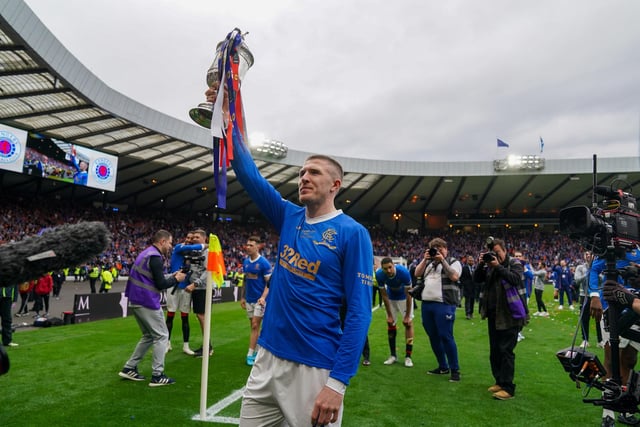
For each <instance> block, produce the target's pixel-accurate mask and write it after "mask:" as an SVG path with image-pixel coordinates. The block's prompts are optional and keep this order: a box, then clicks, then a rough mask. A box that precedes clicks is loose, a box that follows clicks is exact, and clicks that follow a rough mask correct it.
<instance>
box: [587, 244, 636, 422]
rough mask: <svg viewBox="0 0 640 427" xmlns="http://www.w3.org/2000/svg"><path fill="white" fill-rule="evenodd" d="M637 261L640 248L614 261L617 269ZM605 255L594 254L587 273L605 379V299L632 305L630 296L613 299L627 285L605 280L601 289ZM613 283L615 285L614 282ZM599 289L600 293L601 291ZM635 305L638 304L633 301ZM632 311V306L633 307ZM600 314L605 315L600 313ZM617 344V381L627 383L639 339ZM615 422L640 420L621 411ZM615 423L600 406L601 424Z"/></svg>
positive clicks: (607, 347) (608, 359) (607, 345)
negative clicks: (598, 332) (618, 372)
mask: <svg viewBox="0 0 640 427" xmlns="http://www.w3.org/2000/svg"><path fill="white" fill-rule="evenodd" d="M638 263H640V251H638V249H632V250H627V251H626V252H625V258H624V259H618V260H617V261H616V269H617V270H618V272H620V271H624V269H625V268H627V267H628V266H633V265H637V264H638ZM606 264H607V263H606V259H605V257H601V256H597V257H596V258H595V259H594V260H593V263H592V264H591V272H590V274H589V296H590V299H591V301H590V303H591V308H590V310H591V317H593V318H594V319H595V320H596V322H600V327H601V329H602V340H603V341H604V367H605V369H606V371H607V374H608V378H611V376H612V368H611V345H610V343H609V338H610V333H609V326H608V319H607V316H606V313H607V301H614V300H615V301H617V302H624V304H622V305H624V306H628V307H631V308H633V305H634V304H633V299H628V300H627V299H626V297H625V298H622V297H621V298H616V299H614V297H617V296H618V295H620V296H622V295H629V294H631V292H630V291H628V288H625V287H624V286H622V285H621V284H620V285H619V284H618V283H615V282H613V281H611V282H605V283H604V289H603V288H601V286H600V284H601V281H602V280H601V274H603V273H604V272H605V270H606V268H607V265H606ZM623 281H624V279H623V278H622V277H621V276H620V274H618V282H623ZM614 283H615V285H614ZM601 291H602V295H601V294H600V292H601ZM631 295H633V294H631ZM636 304H637V303H636ZM634 311H635V309H634ZM603 314H605V315H604V316H603ZM619 338H620V343H619V346H618V347H619V351H620V352H619V367H620V380H621V382H622V384H627V383H628V382H629V376H630V375H631V371H632V370H633V368H634V367H635V365H636V361H637V358H638V350H640V342H637V341H633V340H630V339H629V338H624V337H623V336H620V337H619ZM618 421H619V422H621V423H622V424H627V425H637V424H639V423H640V420H638V419H637V418H636V417H635V416H634V415H633V414H632V413H620V414H619V415H618ZM612 425H615V413H614V412H613V411H612V410H610V409H604V408H603V409H602V426H612Z"/></svg>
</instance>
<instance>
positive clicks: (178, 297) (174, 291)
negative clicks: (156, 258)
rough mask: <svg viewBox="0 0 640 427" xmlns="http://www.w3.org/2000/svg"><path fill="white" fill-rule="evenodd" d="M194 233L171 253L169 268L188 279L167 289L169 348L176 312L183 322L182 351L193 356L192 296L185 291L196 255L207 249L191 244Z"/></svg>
mask: <svg viewBox="0 0 640 427" xmlns="http://www.w3.org/2000/svg"><path fill="white" fill-rule="evenodd" d="M192 239H193V232H191V231H190V232H188V233H187V237H186V238H185V239H184V243H178V244H177V245H176V246H175V247H174V248H173V252H172V253H171V261H170V263H169V268H170V271H171V272H172V273H175V272H176V271H183V272H184V273H185V274H187V279H186V280H183V281H182V282H180V283H178V284H177V285H176V286H174V287H173V288H171V289H167V321H166V323H167V330H168V331H169V347H168V349H167V351H170V350H171V349H172V348H171V331H172V329H173V319H174V317H175V315H176V312H177V311H179V312H180V319H181V320H182V351H183V353H185V354H187V355H189V356H193V355H194V354H195V353H194V352H193V350H191V348H189V337H190V335H191V327H190V326H189V312H190V311H191V294H190V293H189V292H187V291H186V290H185V288H186V287H187V285H188V284H189V282H188V280H189V278H190V276H191V264H192V258H194V255H195V257H196V258H198V257H201V256H202V251H203V250H204V249H206V248H205V245H204V244H196V245H194V244H191V240H192Z"/></svg>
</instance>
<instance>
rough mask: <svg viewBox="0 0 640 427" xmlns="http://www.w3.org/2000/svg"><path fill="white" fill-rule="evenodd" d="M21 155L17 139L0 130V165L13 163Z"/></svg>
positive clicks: (9, 133)
mask: <svg viewBox="0 0 640 427" xmlns="http://www.w3.org/2000/svg"><path fill="white" fill-rule="evenodd" d="M21 153H22V146H21V145H20V141H19V140H18V137H16V136H15V135H14V134H12V133H11V132H8V131H6V130H0V163H13V162H15V161H16V160H17V159H18V158H20V154H21Z"/></svg>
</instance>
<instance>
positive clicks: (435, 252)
mask: <svg viewBox="0 0 640 427" xmlns="http://www.w3.org/2000/svg"><path fill="white" fill-rule="evenodd" d="M436 255H438V250H437V249H436V248H430V249H429V256H430V257H431V258H433V257H434V256H436Z"/></svg>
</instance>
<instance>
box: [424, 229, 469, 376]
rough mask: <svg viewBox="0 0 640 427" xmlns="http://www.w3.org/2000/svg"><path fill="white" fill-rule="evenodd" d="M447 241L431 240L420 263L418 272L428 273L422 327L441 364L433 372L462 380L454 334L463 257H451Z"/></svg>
mask: <svg viewBox="0 0 640 427" xmlns="http://www.w3.org/2000/svg"><path fill="white" fill-rule="evenodd" d="M448 254H449V250H448V248H447V242H445V241H444V240H443V239H440V238H435V239H433V240H431V241H430V242H429V250H427V251H425V254H424V257H423V258H422V260H421V261H420V263H419V264H418V265H417V266H416V276H418V277H419V276H424V289H423V290H422V295H421V299H422V327H423V328H424V330H425V332H426V333H427V335H428V336H429V342H430V343H431V350H432V351H433V354H434V355H435V356H436V359H437V360H438V367H437V368H436V369H433V370H431V371H428V373H429V374H432V375H443V374H448V373H449V372H451V377H450V379H449V381H451V382H458V381H460V365H459V362H458V346H457V344H456V340H455V338H454V336H453V323H454V322H455V320H456V308H457V307H458V304H459V303H460V287H459V286H458V283H457V282H458V280H459V279H460V273H462V265H461V264H460V261H458V260H457V259H455V258H453V257H447V255H448Z"/></svg>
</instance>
